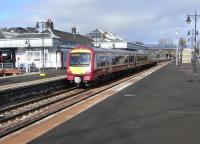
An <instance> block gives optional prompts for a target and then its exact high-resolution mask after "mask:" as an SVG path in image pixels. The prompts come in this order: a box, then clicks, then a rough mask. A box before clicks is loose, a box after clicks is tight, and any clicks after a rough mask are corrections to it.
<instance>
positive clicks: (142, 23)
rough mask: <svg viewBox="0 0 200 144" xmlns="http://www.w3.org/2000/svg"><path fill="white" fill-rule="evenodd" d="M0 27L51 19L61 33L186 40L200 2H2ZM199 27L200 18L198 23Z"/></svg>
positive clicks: (144, 0)
mask: <svg viewBox="0 0 200 144" xmlns="http://www.w3.org/2000/svg"><path fill="white" fill-rule="evenodd" d="M0 9H1V12H0V27H17V26H21V27H34V26H35V23H36V21H41V20H46V19H48V18H49V19H52V21H54V27H55V29H58V30H63V31H70V29H71V27H72V26H76V27H77V31H78V32H79V33H80V34H87V33H89V32H90V31H92V30H94V29H96V28H99V29H102V30H105V31H109V32H112V33H115V34H118V35H119V36H121V37H122V38H125V39H127V40H130V41H143V42H144V43H157V42H158V41H159V39H161V38H167V39H172V40H175V37H176V36H175V31H176V29H179V31H180V33H181V34H180V35H181V36H183V37H186V33H187V30H188V29H192V28H193V27H194V21H193V23H191V24H190V25H188V24H187V23H186V22H185V19H186V16H187V14H194V12H195V11H197V12H199V14H200V0H0ZM198 22H199V25H198V28H199V27H200V19H199V20H198Z"/></svg>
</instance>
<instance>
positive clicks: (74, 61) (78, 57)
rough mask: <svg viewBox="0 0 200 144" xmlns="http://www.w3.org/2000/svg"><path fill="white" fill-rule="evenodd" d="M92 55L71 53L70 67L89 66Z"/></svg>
mask: <svg viewBox="0 0 200 144" xmlns="http://www.w3.org/2000/svg"><path fill="white" fill-rule="evenodd" d="M89 65H90V54H89V53H71V55H70V66H89Z"/></svg>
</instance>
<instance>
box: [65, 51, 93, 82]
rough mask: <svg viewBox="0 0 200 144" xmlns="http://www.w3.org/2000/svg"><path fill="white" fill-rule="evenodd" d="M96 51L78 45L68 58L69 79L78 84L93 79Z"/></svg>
mask: <svg viewBox="0 0 200 144" xmlns="http://www.w3.org/2000/svg"><path fill="white" fill-rule="evenodd" d="M93 70H94V51H93V49H92V48H89V47H77V48H74V49H72V50H71V51H70V53H69V55H68V58H67V80H69V81H71V82H75V83H76V84H81V83H88V82H90V81H92V80H93Z"/></svg>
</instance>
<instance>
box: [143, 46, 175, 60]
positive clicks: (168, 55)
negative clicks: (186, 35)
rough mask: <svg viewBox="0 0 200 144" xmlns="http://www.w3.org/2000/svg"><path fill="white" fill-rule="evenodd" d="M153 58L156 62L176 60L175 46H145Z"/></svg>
mask: <svg viewBox="0 0 200 144" xmlns="http://www.w3.org/2000/svg"><path fill="white" fill-rule="evenodd" d="M145 46H146V47H148V50H149V52H150V54H151V55H152V57H153V58H155V59H156V60H171V59H175V58H176V45H174V44H146V45H145Z"/></svg>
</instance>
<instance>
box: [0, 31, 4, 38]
mask: <svg viewBox="0 0 200 144" xmlns="http://www.w3.org/2000/svg"><path fill="white" fill-rule="evenodd" d="M4 38H5V36H4V35H3V33H2V32H1V31H0V39H4Z"/></svg>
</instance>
